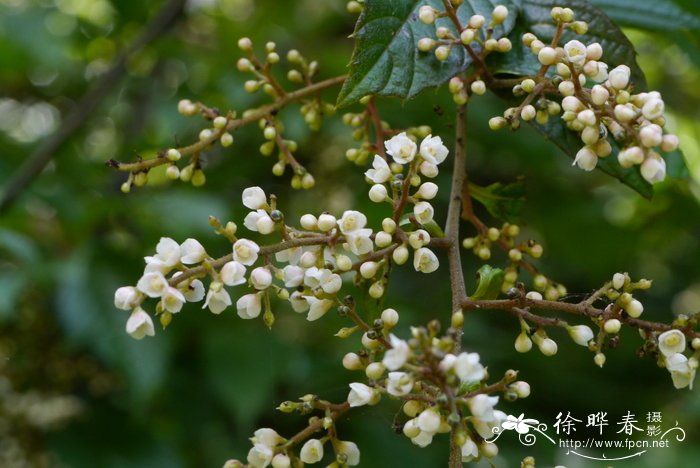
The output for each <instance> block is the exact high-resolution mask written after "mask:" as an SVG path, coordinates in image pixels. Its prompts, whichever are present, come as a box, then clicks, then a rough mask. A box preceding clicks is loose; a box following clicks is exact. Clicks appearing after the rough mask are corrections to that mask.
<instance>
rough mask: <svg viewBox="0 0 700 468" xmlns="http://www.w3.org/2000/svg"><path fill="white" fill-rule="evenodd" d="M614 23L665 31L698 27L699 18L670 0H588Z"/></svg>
mask: <svg viewBox="0 0 700 468" xmlns="http://www.w3.org/2000/svg"><path fill="white" fill-rule="evenodd" d="M590 2H591V3H592V4H593V5H595V6H597V7H598V8H600V9H601V10H603V11H604V12H605V13H606V14H607V15H608V16H610V18H612V19H613V20H615V22H616V23H618V24H621V25H623V26H630V27H633V28H639V29H648V30H653V31H667V30H669V29H670V30H674V29H693V30H698V29H700V18H698V17H697V16H694V15H693V14H692V13H690V12H688V11H686V10H684V9H682V8H681V7H679V6H678V5H676V4H675V3H674V2H673V1H671V0H653V1H641V2H640V1H639V0H590Z"/></svg>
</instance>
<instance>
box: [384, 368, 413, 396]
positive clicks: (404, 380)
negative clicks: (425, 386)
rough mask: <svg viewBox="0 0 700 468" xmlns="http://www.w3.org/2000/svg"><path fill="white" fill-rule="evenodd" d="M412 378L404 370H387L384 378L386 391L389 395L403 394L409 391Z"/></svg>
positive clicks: (411, 385)
mask: <svg viewBox="0 0 700 468" xmlns="http://www.w3.org/2000/svg"><path fill="white" fill-rule="evenodd" d="M412 388H413V378H411V376H410V375H409V374H407V373H406V372H389V377H388V378H387V379H386V391H387V392H388V393H389V395H393V396H403V395H407V394H408V393H410V392H411V389H412Z"/></svg>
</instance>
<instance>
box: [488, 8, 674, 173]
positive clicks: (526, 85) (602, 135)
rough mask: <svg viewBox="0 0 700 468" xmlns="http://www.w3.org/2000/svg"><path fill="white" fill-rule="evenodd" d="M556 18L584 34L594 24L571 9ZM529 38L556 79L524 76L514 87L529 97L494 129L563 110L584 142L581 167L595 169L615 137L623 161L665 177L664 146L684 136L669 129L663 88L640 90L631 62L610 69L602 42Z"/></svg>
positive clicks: (569, 125) (529, 35) (559, 12)
mask: <svg viewBox="0 0 700 468" xmlns="http://www.w3.org/2000/svg"><path fill="white" fill-rule="evenodd" d="M552 17H553V18H554V19H555V21H557V22H558V23H559V27H560V28H561V29H563V28H568V29H571V30H573V31H574V32H576V33H578V34H584V33H585V32H586V31H587V28H588V25H587V24H586V23H585V22H581V21H573V19H574V14H573V12H572V11H571V10H570V9H568V8H559V7H556V8H554V9H553V10H552ZM523 43H524V44H525V45H526V46H527V47H529V48H530V50H531V51H532V53H533V54H535V55H536V56H537V59H538V60H539V62H540V63H541V64H542V66H543V69H542V70H543V71H546V70H547V69H549V68H550V67H554V75H553V78H548V77H546V76H545V74H544V73H540V74H538V75H537V76H536V77H532V78H530V77H528V78H525V79H523V80H522V82H521V83H520V84H518V85H516V86H515V87H514V89H513V92H514V94H515V95H527V97H526V98H525V100H524V101H523V103H522V104H521V105H520V106H518V107H511V108H509V109H507V110H506V111H505V113H504V114H503V117H494V118H492V119H491V121H490V126H491V128H493V129H499V128H503V127H505V126H507V125H509V124H510V125H511V127H517V125H518V123H517V122H519V119H522V120H524V121H530V120H534V121H536V122H537V123H539V124H545V123H546V122H547V121H548V119H549V118H550V116H553V115H561V118H562V120H563V121H564V122H565V123H566V126H567V128H569V129H570V130H573V131H575V132H577V133H578V135H579V137H580V139H581V141H582V143H583V145H584V146H583V147H582V148H581V149H580V150H579V151H578V153H577V154H576V157H575V159H574V164H575V165H577V166H578V167H580V168H581V169H584V170H586V171H591V170H593V169H594V168H595V167H596V165H597V164H598V159H599V158H605V157H608V156H609V155H610V154H612V152H613V145H612V144H611V141H610V140H609V139H608V136H610V137H612V140H613V141H614V142H615V145H616V146H619V147H620V150H619V152H618V153H617V160H618V162H619V164H620V166H622V167H623V168H629V167H632V166H640V172H641V175H642V177H644V179H646V180H647V181H648V182H650V183H656V182H660V181H662V180H664V178H665V176H666V162H665V160H664V159H663V158H662V157H661V155H660V154H659V153H658V151H659V150H660V151H664V152H670V151H674V150H675V149H676V148H677V147H678V137H677V136H676V135H672V134H664V132H663V127H664V125H665V123H666V118H665V117H664V108H665V105H664V101H663V99H662V98H661V94H660V93H659V92H658V91H650V92H641V93H634V85H633V83H632V82H631V80H630V78H631V74H632V72H631V69H630V67H628V66H627V65H624V64H623V65H618V66H617V67H615V68H613V69H612V70H609V66H608V64H607V63H606V62H604V61H602V60H601V59H602V58H603V52H604V51H603V47H602V46H601V45H600V44H599V43H597V42H593V43H590V44H587V45H586V44H584V43H582V42H581V41H578V40H575V39H574V40H570V41H568V42H567V43H566V44H564V46H563V47H558V46H557V45H555V44H552V45H546V44H545V43H544V42H543V41H541V40H540V39H538V38H537V36H535V35H534V34H532V33H526V34H525V35H523ZM547 94H555V95H556V96H557V97H561V98H562V99H561V103H559V102H557V101H554V100H550V99H547V98H545V95H547ZM535 99H537V100H536V101H535ZM562 111H563V112H562Z"/></svg>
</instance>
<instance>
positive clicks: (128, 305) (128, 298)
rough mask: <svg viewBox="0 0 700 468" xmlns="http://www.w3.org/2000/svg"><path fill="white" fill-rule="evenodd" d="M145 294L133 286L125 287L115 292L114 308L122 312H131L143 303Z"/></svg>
mask: <svg viewBox="0 0 700 468" xmlns="http://www.w3.org/2000/svg"><path fill="white" fill-rule="evenodd" d="M142 300H143V294H141V293H140V292H139V291H138V290H137V289H136V288H135V287H133V286H123V287H121V288H119V289H117V290H116V291H115V292H114V306H115V307H116V308H117V309H121V310H131V309H133V308H134V307H136V306H137V305H139V304H140V303H141V301H142Z"/></svg>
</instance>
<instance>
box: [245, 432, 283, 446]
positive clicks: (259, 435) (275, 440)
mask: <svg viewBox="0 0 700 468" xmlns="http://www.w3.org/2000/svg"><path fill="white" fill-rule="evenodd" d="M250 440H251V441H252V442H253V443H254V444H263V445H267V446H268V447H270V448H274V447H276V446H277V444H279V443H280V442H282V440H283V439H282V437H280V435H279V434H278V433H277V431H275V430H274V429H270V428H268V427H262V428H260V429H258V430H257V431H255V433H254V434H253V437H252V438H251V439H250Z"/></svg>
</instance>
